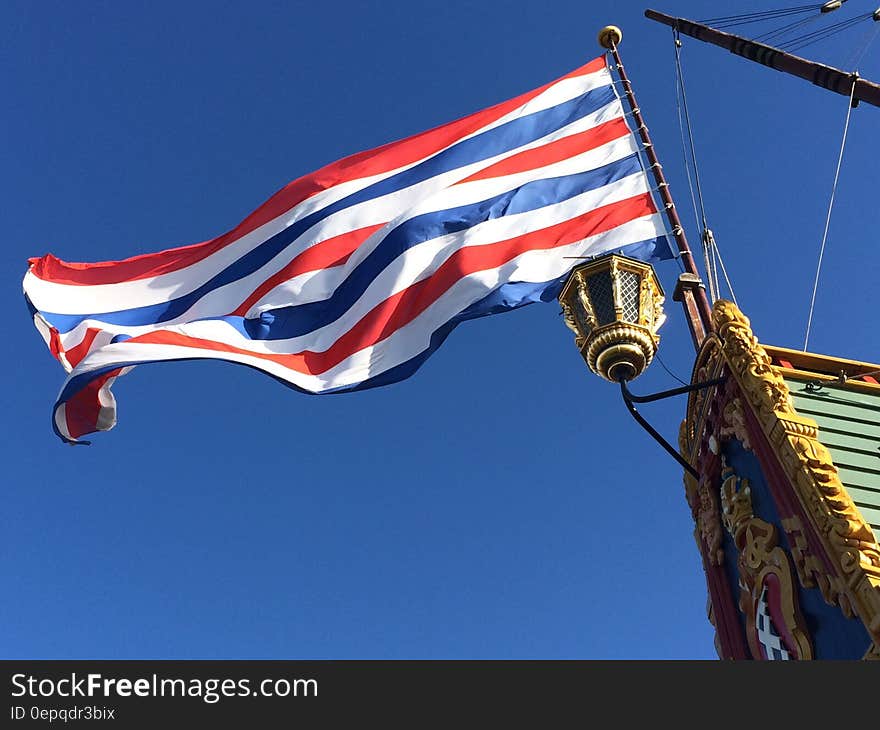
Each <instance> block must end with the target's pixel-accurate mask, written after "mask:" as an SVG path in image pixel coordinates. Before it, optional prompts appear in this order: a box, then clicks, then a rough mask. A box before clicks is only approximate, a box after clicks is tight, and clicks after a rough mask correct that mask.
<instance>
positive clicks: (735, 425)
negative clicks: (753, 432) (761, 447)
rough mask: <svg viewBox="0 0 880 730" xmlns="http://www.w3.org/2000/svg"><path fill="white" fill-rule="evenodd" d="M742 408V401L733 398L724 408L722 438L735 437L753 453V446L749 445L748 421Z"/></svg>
mask: <svg viewBox="0 0 880 730" xmlns="http://www.w3.org/2000/svg"><path fill="white" fill-rule="evenodd" d="M742 408H743V405H742V400H740V399H739V398H732V399H731V400H730V401H728V402H727V404H726V405H725V406H724V410H723V411H722V416H723V418H724V423H722V425H721V437H722V438H724V437H729V436H733V437H734V438H735V439H736V440H737V441H739V442H740V443H741V444H742V445H743V448H744V449H746V450H747V451H751V450H752V445H751V443H749V431H748V429H747V428H746V419H745V415H744V414H743V410H742Z"/></svg>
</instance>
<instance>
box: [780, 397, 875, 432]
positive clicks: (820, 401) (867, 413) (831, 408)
mask: <svg viewBox="0 0 880 730" xmlns="http://www.w3.org/2000/svg"><path fill="white" fill-rule="evenodd" d="M840 392H844V391H836V392H834V393H831V392H830V391H822V392H820V393H797V392H794V391H792V395H793V400H794V403H795V408H798V406H800V408H803V409H804V410H814V411H816V412H817V413H827V414H830V415H833V416H840V417H842V418H851V419H854V420H859V421H865V422H866V423H875V424H876V423H877V421H880V399H878V398H875V397H873V396H872V395H870V394H866V393H858V394H857V395H860V396H861V397H862V400H853V399H852V398H851V397H848V398H841V397H840V395H839V393H840ZM847 395H848V396H852V395H853V394H852V393H847Z"/></svg>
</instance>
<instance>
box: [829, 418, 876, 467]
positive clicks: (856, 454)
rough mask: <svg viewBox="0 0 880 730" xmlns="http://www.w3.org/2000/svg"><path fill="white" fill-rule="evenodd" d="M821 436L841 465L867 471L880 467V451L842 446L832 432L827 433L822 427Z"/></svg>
mask: <svg viewBox="0 0 880 730" xmlns="http://www.w3.org/2000/svg"><path fill="white" fill-rule="evenodd" d="M819 434H820V438H821V440H822V443H823V444H824V445H825V446H826V448H827V449H828V450H829V451H830V452H831V453H832V455H833V456H832V458H833V459H834V463H835V464H836V465H837V466H838V467H840V466H849V467H853V468H855V469H864V470H865V471H876V470H878V469H880V451H876V452H874V453H871V452H870V451H863V450H861V449H851V448H848V447H846V446H842V445H841V444H840V443H839V442H838V441H837V440H836V439H835V438H834V437H833V435H831V434H828V435H826V434H825V432H824V431H822V429H821V428H820V429H819Z"/></svg>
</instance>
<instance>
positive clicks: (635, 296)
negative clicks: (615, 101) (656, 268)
mask: <svg viewBox="0 0 880 730" xmlns="http://www.w3.org/2000/svg"><path fill="white" fill-rule="evenodd" d="M641 281H642V279H641V277H640V276H639V275H638V274H637V273H635V272H634V271H626V270H625V269H624V270H622V271H621V272H620V298H621V300H622V301H621V303H620V304H621V307H622V308H623V319H624V320H625V321H627V322H632V323H633V324H638V323H639V289H640V288H641Z"/></svg>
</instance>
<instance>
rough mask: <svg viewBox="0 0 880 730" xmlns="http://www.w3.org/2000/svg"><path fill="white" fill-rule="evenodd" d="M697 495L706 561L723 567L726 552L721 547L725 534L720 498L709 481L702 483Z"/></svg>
mask: <svg viewBox="0 0 880 730" xmlns="http://www.w3.org/2000/svg"><path fill="white" fill-rule="evenodd" d="M697 495H698V498H699V506H698V508H697V529H698V530H699V531H700V537H701V538H702V540H703V542H704V543H705V545H706V553H705V554H706V559H707V560H708V561H709V562H710V563H711V564H712V565H721V562H722V561H723V560H724V550H723V548H722V547H721V541H722V539H723V537H724V532H723V531H722V529H721V517H720V510H719V507H718V497H717V496H716V494H715V490H714V489H713V488H712V485H711V483H710V482H709V480H708V479H703V480H701V481H700V486H699V488H698V490H697Z"/></svg>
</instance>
